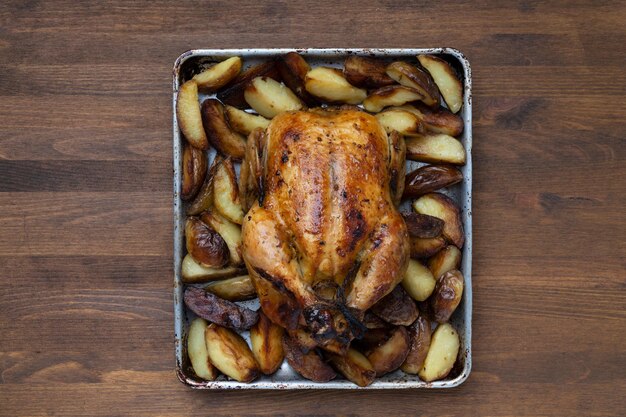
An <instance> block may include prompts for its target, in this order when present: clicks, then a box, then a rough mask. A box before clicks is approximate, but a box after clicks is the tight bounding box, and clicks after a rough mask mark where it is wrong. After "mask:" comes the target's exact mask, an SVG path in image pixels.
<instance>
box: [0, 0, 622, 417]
mask: <svg viewBox="0 0 626 417" xmlns="http://www.w3.org/2000/svg"><path fill="white" fill-rule="evenodd" d="M625 19H626V5H625V4H624V2H622V1H604V2H593V1H584V0H576V1H573V2H560V1H554V2H549V1H543V0H525V1H518V2H513V1H506V2H480V1H479V2H475V1H461V2H454V3H447V2H435V3H432V2H429V3H424V2H395V1H390V0H379V1H364V2H360V3H359V4H358V6H356V4H354V5H351V4H349V3H345V4H338V3H337V2H334V1H330V0H319V1H316V2H304V1H298V0H294V1H291V2H279V1H268V2H255V1H249V0H248V1H240V2H233V1H226V0H222V1H213V2H210V3H208V4H201V3H198V2H187V1H178V2H167V1H162V0H157V1H151V2H147V1H135V2H127V1H121V0H116V1H108V2H101V3H97V2H75V1H45V2H44V1H37V0H32V1H26V2H24V1H19V0H8V1H4V2H2V3H1V4H0V121H1V122H0V271H1V274H0V415H2V416H52V415H55V416H60V415H63V416H65V415H91V416H126V415H136V416H186V415H198V414H202V415H204V414H210V415H212V416H226V415H245V416H249V415H266V416H279V415H298V416H313V415H315V416H330V415H349V416H355V415H394V416H396V415H397V416H402V415H422V416H426V415H450V416H456V415H459V416H460V415H463V416H467V415H470V416H474V415H497V416H513V415H515V416H520V415H528V416H544V415H545V416H548V415H549V416H555V415H564V416H572V415H585V416H609V415H615V416H618V415H623V412H624V410H625V409H626V400H625V398H626V378H625V377H624V372H623V370H624V368H625V367H626V344H624V336H623V335H624V334H625V332H626V275H625V272H626V260H625V259H626V258H625V256H624V255H625V254H626V243H625V242H626V240H625V239H624V236H625V234H626V216H624V205H625V203H626V198H625V197H624V190H625V189H626V168H625V167H626V147H625V146H624V145H625V142H624V140H625V134H626V112H625V110H624V108H625V106H624V104H626V103H625V102H624V97H625V95H626V75H625V72H624V69H623V66H624V54H623V45H624V44H625V43H626V30H625V29H624V24H623V22H624V20H625ZM442 45H443V46H454V47H456V48H458V49H460V50H462V51H463V52H464V53H465V54H466V55H467V56H468V58H469V59H470V62H471V64H472V70H473V78H474V96H473V107H474V147H473V158H474V167H475V171H474V189H475V194H474V207H473V216H474V273H473V281H474V328H473V348H474V352H473V355H474V361H473V371H472V374H471V376H470V378H469V380H468V381H467V382H466V383H465V384H464V385H462V386H461V387H459V388H456V389H451V390H443V391H424V390H409V391H378V392H361V391H359V392H339V391H329V392H313V391H299V392H281V391H276V392H269V391H259V392H234V391H232V392H196V391H191V390H189V389H187V388H185V387H184V386H183V385H182V384H180V383H179V382H178V381H177V380H176V376H175V374H174V342H173V311H172V310H173V309H172V304H173V303H172V266H171V265H172V262H171V261H172V259H171V257H172V239H171V237H172V212H171V208H170V207H171V195H172V183H171V172H172V171H171V161H172V157H171V123H172V122H171V120H172V115H171V70H172V64H173V62H174V60H175V58H176V57H177V56H178V55H179V54H180V53H182V52H183V51H185V50H187V49H191V48H199V47H213V48H229V47H235V48H236V47H242V48H245V47H303V46H312V47H429V46H442Z"/></svg>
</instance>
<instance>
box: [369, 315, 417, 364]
mask: <svg viewBox="0 0 626 417" xmlns="http://www.w3.org/2000/svg"><path fill="white" fill-rule="evenodd" d="M408 353H409V334H408V333H407V331H406V329H405V328H404V327H403V326H398V327H396V328H395V329H394V330H393V332H392V334H391V337H390V338H389V339H388V340H387V341H386V342H384V343H383V344H381V345H379V346H377V347H375V348H374V349H373V350H372V351H371V352H369V353H368V354H367V359H368V360H369V361H370V363H371V364H372V366H373V367H374V370H375V371H376V376H383V375H385V374H387V373H389V372H391V371H395V370H396V369H398V368H399V367H400V365H402V363H404V360H405V359H406V356H407V354H408Z"/></svg>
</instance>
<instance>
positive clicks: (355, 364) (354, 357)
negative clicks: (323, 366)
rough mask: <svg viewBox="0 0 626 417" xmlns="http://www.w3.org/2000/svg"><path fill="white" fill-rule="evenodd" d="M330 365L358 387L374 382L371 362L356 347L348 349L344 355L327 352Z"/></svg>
mask: <svg viewBox="0 0 626 417" xmlns="http://www.w3.org/2000/svg"><path fill="white" fill-rule="evenodd" d="M326 356H327V357H328V359H329V360H330V363H331V364H332V366H333V367H334V368H335V369H336V370H337V371H339V373H340V374H342V375H343V376H344V377H346V379H347V380H348V381H352V382H354V383H355V384H357V385H358V386H359V387H366V386H368V385H370V384H371V383H372V382H374V379H375V378H376V371H375V370H374V366H373V365H372V364H371V362H370V361H369V360H368V359H367V358H366V357H365V355H363V354H362V353H360V352H359V351H357V350H356V349H352V348H350V349H348V351H347V352H346V354H345V355H343V356H342V355H337V354H336V353H327V354H326Z"/></svg>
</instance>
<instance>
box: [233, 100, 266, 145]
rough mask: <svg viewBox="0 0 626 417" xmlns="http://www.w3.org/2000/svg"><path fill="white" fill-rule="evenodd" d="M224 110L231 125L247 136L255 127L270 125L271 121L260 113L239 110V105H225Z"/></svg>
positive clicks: (262, 127) (263, 127) (261, 127)
mask: <svg viewBox="0 0 626 417" xmlns="http://www.w3.org/2000/svg"><path fill="white" fill-rule="evenodd" d="M224 112H225V114H226V118H227V119H228V124H229V126H230V127H231V128H232V129H233V130H234V131H235V132H237V133H241V134H242V135H245V136H246V137H247V136H248V135H249V134H250V133H252V131H253V130H254V129H257V128H260V129H265V128H266V127H267V126H269V124H270V121H269V120H267V119H266V118H265V117H263V116H259V115H258V114H252V113H248V112H245V111H243V110H239V109H238V108H237V107H233V106H228V105H226V106H224Z"/></svg>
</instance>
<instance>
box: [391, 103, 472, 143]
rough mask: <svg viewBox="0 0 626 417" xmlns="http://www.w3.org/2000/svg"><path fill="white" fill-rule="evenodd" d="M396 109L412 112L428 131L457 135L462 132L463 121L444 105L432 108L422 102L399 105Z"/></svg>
mask: <svg viewBox="0 0 626 417" xmlns="http://www.w3.org/2000/svg"><path fill="white" fill-rule="evenodd" d="M398 109H402V110H405V111H409V112H411V113H413V114H414V115H415V116H416V117H417V118H418V119H419V120H420V122H421V123H422V126H423V127H424V129H425V130H426V131H428V132H432V133H444V134H446V135H449V136H458V135H460V134H461V133H463V128H464V122H463V119H462V118H461V116H459V115H458V114H454V113H452V112H451V111H450V110H448V109H446V108H444V107H439V108H437V109H433V108H430V107H428V106H426V105H424V104H422V103H414V104H413V105H408V104H407V105H404V106H400V107H398Z"/></svg>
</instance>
